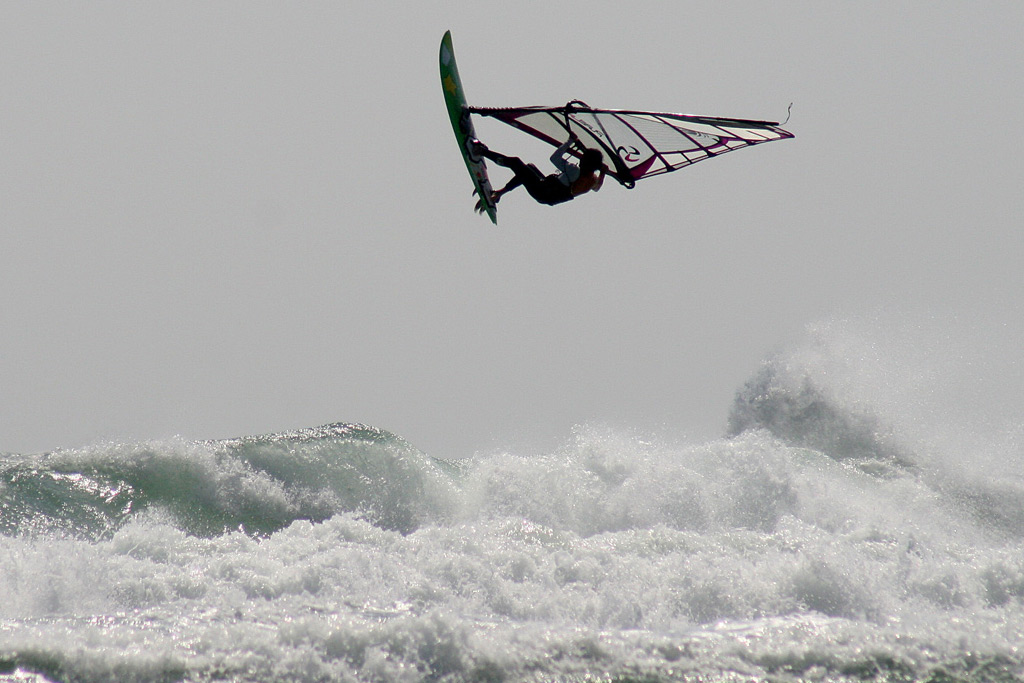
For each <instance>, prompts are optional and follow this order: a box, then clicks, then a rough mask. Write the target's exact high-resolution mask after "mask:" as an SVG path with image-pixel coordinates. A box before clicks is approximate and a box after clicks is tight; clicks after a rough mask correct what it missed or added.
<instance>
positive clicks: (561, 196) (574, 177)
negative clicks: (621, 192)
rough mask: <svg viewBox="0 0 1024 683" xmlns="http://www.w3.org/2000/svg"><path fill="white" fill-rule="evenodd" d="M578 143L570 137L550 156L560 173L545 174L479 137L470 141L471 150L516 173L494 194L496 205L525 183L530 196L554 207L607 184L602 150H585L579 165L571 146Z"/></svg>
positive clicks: (480, 204) (479, 204)
mask: <svg viewBox="0 0 1024 683" xmlns="http://www.w3.org/2000/svg"><path fill="white" fill-rule="evenodd" d="M575 142H576V140H575V138H573V139H569V140H568V141H566V142H565V144H563V145H562V146H561V147H559V148H558V149H556V150H555V153H554V154H552V155H551V163H552V164H554V165H555V167H556V168H558V173H552V174H551V175H544V174H543V173H542V172H541V170H540V169H538V168H537V167H536V166H534V165H533V164H528V163H526V162H524V161H523V160H522V159H520V158H519V157H510V156H505V155H504V154H499V153H497V152H494V151H491V150H490V149H488V148H487V146H486V145H484V144H483V143H482V142H480V141H479V140H473V141H472V142H471V147H470V151H471V152H473V153H475V154H477V155H479V156H482V157H484V158H486V159H490V160H491V161H493V162H494V163H496V164H498V165H499V166H504V167H505V168H507V169H509V170H510V171H512V173H514V174H515V175H514V176H513V177H512V180H510V181H508V184H507V185H505V187H503V188H501V189H500V190H495V191H494V192H492V193H491V201H492V202H493V203H495V204H497V203H498V200H499V199H501V197H502V195H504V194H505V193H506V192H509V191H510V190H514V189H515V188H517V187H519V186H520V185H522V186H523V187H525V188H526V191H527V192H529V193H530V196H531V197H533V198H534V199H536V200H537V201H538V202H540V203H541V204H547V205H549V206H554V205H555V204H561V203H562V202H567V201H569V200H571V199H575V198H576V197H578V196H579V195H581V194H584V193H586V192H591V191H593V192H597V191H598V190H600V189H601V185H602V184H603V183H604V164H603V163H602V160H603V157H602V155H601V152H600V150H596V149H585V150H584V151H583V154H582V156H581V157H580V163H579V165H578V166H577V165H576V164H575V163H573V162H571V161H570V160H569V159H570V158H571V155H570V154H569V153H568V152H569V147H571V146H572V145H573V144H574V143H575ZM476 210H477V211H479V212H483V210H484V205H483V201H478V202H477V203H476Z"/></svg>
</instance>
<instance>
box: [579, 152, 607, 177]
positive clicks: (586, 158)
mask: <svg viewBox="0 0 1024 683" xmlns="http://www.w3.org/2000/svg"><path fill="white" fill-rule="evenodd" d="M603 160H604V155H602V154H601V150H599V149H589V148H588V149H586V150H584V152H583V155H582V156H580V170H581V171H583V172H584V173H594V172H596V171H597V170H598V169H600V168H601V162H602V161H603Z"/></svg>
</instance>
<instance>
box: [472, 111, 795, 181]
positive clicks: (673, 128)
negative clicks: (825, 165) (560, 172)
mask: <svg viewBox="0 0 1024 683" xmlns="http://www.w3.org/2000/svg"><path fill="white" fill-rule="evenodd" d="M468 111H470V112H471V113H473V114H477V115H479V116H489V117H492V118H495V119H497V120H499V121H501V122H503V123H507V124H508V125H510V126H513V127H515V128H518V129H519V130H522V131H524V132H526V133H529V134H530V135H533V136H534V137H537V138H540V139H541V140H544V141H545V142H548V143H550V144H552V145H554V146H556V147H559V146H561V145H562V144H564V143H566V142H567V141H569V140H570V139H572V138H573V137H574V136H575V137H577V138H578V139H579V142H580V143H581V145H582V146H583V147H587V148H591V149H599V150H601V154H602V155H603V157H604V164H605V167H606V168H607V169H608V173H609V175H611V176H612V177H614V178H615V179H616V180H618V181H619V182H620V183H621V184H622V185H624V186H626V187H633V186H634V185H635V184H636V181H638V180H640V179H641V178H650V177H651V176H656V175H661V174H663V173H669V172H671V171H676V170H678V169H680V168H683V167H685V166H689V165H690V164H695V163H697V162H698V161H703V160H704V159H708V158H710V157H715V156H718V155H719V154H724V153H725V152H731V151H732V150H734V149H741V148H743V147H750V146H751V145H759V144H761V143H763V142H772V141H773V140H785V139H786V138H791V137H793V134H792V133H790V132H789V131H785V130H783V129H782V128H780V127H779V126H780V124H778V123H774V122H771V121H748V120H744V119H726V118H716V117H712V116H687V115H685V114H660V113H655V112H647V111H627V110H617V109H593V108H591V107H589V106H588V105H586V104H584V103H583V102H580V101H578V100H577V101H573V102H570V103H569V104H567V105H565V106H563V107H511V108H486V107H469V108H468ZM573 153H574V154H576V155H579V154H581V153H582V148H579V147H578V146H577V148H576V149H575V150H573Z"/></svg>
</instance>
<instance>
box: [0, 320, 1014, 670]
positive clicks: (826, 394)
mask: <svg viewBox="0 0 1024 683" xmlns="http://www.w3.org/2000/svg"><path fill="white" fill-rule="evenodd" d="M851 325H852V324H850V323H842V322H836V321H833V322H830V323H828V324H826V325H822V326H819V327H817V328H816V329H814V330H812V331H811V333H810V335H809V337H808V339H806V340H804V341H803V342H802V343H801V344H799V345H797V347H795V350H794V351H793V352H792V353H789V354H788V355H787V354H786V353H782V354H780V355H778V356H775V357H774V358H773V359H770V360H769V361H768V365H769V366H770V368H769V372H768V374H763V373H762V374H759V375H758V378H756V379H755V381H752V383H751V385H749V386H748V387H747V388H745V389H744V390H742V391H741V392H740V398H739V399H738V406H740V407H739V408H737V410H740V409H743V410H745V409H746V408H743V406H746V407H747V408H749V406H750V405H752V403H751V402H753V403H754V404H757V405H758V406H760V407H761V408H765V410H758V411H752V412H748V413H746V417H745V418H744V419H745V420H747V422H746V424H745V425H744V428H743V429H741V430H738V433H736V434H735V435H734V436H731V437H727V438H723V439H720V440H715V441H712V442H708V443H700V444H685V443H682V444H681V443H678V442H673V441H670V440H667V439H662V438H659V437H657V436H651V435H640V434H633V433H624V432H622V431H620V430H612V429H607V428H603V427H599V426H590V427H579V428H577V429H576V430H575V431H574V433H573V435H572V438H571V439H570V440H569V441H568V442H567V443H566V444H565V445H564V446H563V447H562V448H560V449H558V450H556V451H555V452H550V453H512V452H502V451H495V452H491V453H483V454H480V455H478V456H477V457H476V458H474V459H473V460H472V461H470V462H467V463H463V464H462V465H461V466H460V467H446V466H442V465H436V464H433V463H431V462H430V461H429V459H428V458H425V456H423V455H422V454H418V453H417V452H415V449H412V448H411V447H408V446H407V445H404V444H401V443H396V442H395V441H393V440H392V438H391V437H390V436H389V435H386V433H374V434H370V435H369V436H367V434H366V433H363V432H359V434H360V435H361V436H359V438H358V439H357V442H358V443H357V444H356V446H358V448H357V447H356V446H353V444H352V442H351V439H352V431H351V429H348V428H341V427H333V428H325V429H324V430H320V431H317V430H310V431H309V432H307V433H304V434H299V433H296V434H292V435H286V436H280V435H279V436H278V437H266V438H262V439H254V440H243V441H246V443H235V444H214V445H210V444H200V445H188V444H181V443H172V444H167V445H165V446H160V445H159V444H148V445H145V446H117V447H111V448H110V449H109V450H108V451H104V449H103V447H97V448H96V449H91V450H89V451H88V452H87V453H65V454H62V455H61V456H60V458H61V465H60V468H61V469H62V470H64V469H67V465H68V463H69V462H71V461H75V460H76V459H77V460H78V461H79V462H84V461H88V462H92V463H96V462H99V463H100V465H101V467H100V469H106V470H117V469H118V468H120V469H122V470H124V469H128V470H132V469H133V468H134V469H135V470H138V469H140V468H141V469H144V470H145V469H146V467H150V466H149V465H146V466H145V467H143V464H142V461H143V460H144V458H142V459H140V456H139V453H140V452H145V453H155V455H153V456H152V457H153V458H155V459H157V460H161V459H162V460H163V461H164V462H165V463H180V464H169V465H166V466H167V467H170V468H171V473H172V475H174V476H179V477H181V476H184V475H183V474H182V471H184V472H187V473H189V476H191V477H193V478H195V479H198V480H200V481H201V482H204V485H205V486H207V487H208V490H209V491H210V495H211V496H212V500H215V501H217V500H222V499H230V500H234V498H231V496H235V495H243V493H242V492H245V491H251V490H255V489H254V488H253V487H254V486H255V488H256V489H260V490H264V491H265V492H266V493H267V495H266V505H267V506H269V507H270V508H272V509H273V510H281V509H287V510H289V512H288V514H287V515H283V516H282V515H278V516H277V517H274V519H282V520H284V521H283V522H281V523H280V524H279V525H277V526H275V527H273V528H270V529H268V530H266V531H264V532H262V533H256V534H254V533H252V532H251V531H245V530H230V528H228V529H227V530H223V531H221V532H218V533H194V531H190V530H189V528H188V526H187V525H183V524H182V522H181V514H180V510H174V509H168V508H167V507H166V506H163V505H160V504H151V505H148V506H146V507H145V509H144V510H142V511H134V512H132V513H131V514H129V515H128V516H127V517H126V518H124V519H123V520H120V521H119V522H118V523H117V524H114V525H112V526H110V527H108V528H106V529H105V530H104V531H103V532H102V533H92V534H91V535H90V534H88V533H86V534H83V533H71V532H69V531H68V530H67V529H50V530H46V529H44V530H43V531H38V532H35V533H24V532H22V533H18V534H9V535H7V536H3V537H0V595H3V596H5V599H4V600H3V601H2V603H0V618H2V621H0V663H2V664H3V665H4V666H5V668H6V669H7V670H9V671H10V673H9V674H8V675H9V676H10V677H15V676H20V677H21V678H22V679H25V678H27V677H28V676H29V672H40V673H41V674H42V675H44V676H45V677H46V678H47V679H49V680H54V681H56V680H64V679H74V680H140V681H148V680H167V679H185V680H210V679H227V680H260V681H265V680H310V681H317V680H324V681H326V680H332V681H344V680H352V681H355V680H374V681H420V680H425V679H429V680H451V681H462V680H467V681H468V680H474V681H499V680H500V681H542V680H543V681H548V680H579V681H582V680H606V679H607V680H614V679H618V680H635V679H650V680H709V679H711V680H758V679H761V680H763V679H768V678H772V679H775V680H796V679H806V680H850V681H852V680H865V679H868V680H872V679H873V680H914V679H922V680H923V679H927V678H928V677H929V676H935V677H941V676H943V675H945V676H946V677H947V678H958V679H962V680H992V679H999V680H1014V679H1015V678H1017V677H1020V676H1022V672H1024V669H1022V662H1024V653H1022V652H1021V651H1020V643H1022V642H1024V526H1018V525H1017V524H1016V523H1017V520H1019V519H1020V514H1021V505H1020V503H1021V501H1022V500H1024V498H1022V496H1021V492H1022V489H1021V487H1020V481H1021V480H1020V473H1021V469H1020V465H1021V462H1022V458H1021V453H1020V450H1019V448H1017V446H1019V443H1017V442H1015V441H1014V440H1013V439H1012V438H1007V434H1012V433H1014V432H1013V429H1012V425H1011V423H1010V422H1008V421H1007V420H1006V419H1005V418H1006V416H1007V415H1008V412H1007V411H1006V406H1005V404H1004V403H1000V407H999V409H998V411H997V412H998V413H999V414H1000V422H999V430H1001V431H1000V434H998V435H995V437H994V438H990V437H993V435H992V434H991V433H990V432H985V431H984V429H983V428H982V427H980V426H979V421H978V419H977V416H978V413H979V411H978V410H977V409H976V408H975V409H973V410H971V411H969V414H967V415H966V416H961V415H959V414H958V413H956V412H955V410H954V411H947V412H943V410H944V409H945V408H943V406H948V404H949V402H950V400H951V397H953V396H955V395H957V394H956V392H955V391H952V390H950V386H951V385H956V384H959V383H961V380H962V379H963V374H962V373H961V374H960V375H959V376H958V377H951V378H950V381H949V382H947V386H945V387H943V386H936V385H935V384H934V383H933V384H932V385H931V386H932V393H930V394H927V395H924V394H923V393H922V392H918V393H915V392H911V391H908V390H907V389H906V388H905V387H904V388H901V387H899V386H896V387H889V386H888V385H887V384H886V382H888V381H890V380H888V379H886V378H887V377H888V378H890V379H891V378H896V380H899V379H900V378H910V379H907V380H906V381H907V382H909V383H911V384H915V386H919V385H917V384H916V383H917V382H918V380H917V379H916V378H917V377H918V375H917V374H915V372H913V371H912V369H910V368H907V367H906V366H907V365H908V364H910V365H912V364H913V362H914V360H913V359H914V358H915V353H917V354H920V353H921V352H920V349H919V350H917V351H914V350H913V349H912V348H910V347H908V346H905V345H904V344H905V342H906V340H907V339H908V338H909V339H914V338H915V336H914V334H909V335H908V336H905V337H904V338H903V339H893V338H892V337H891V336H890V337H888V338H886V339H885V340H877V339H876V340H873V341H871V342H870V343H867V342H864V341H858V337H861V338H867V339H870V334H869V333H870V331H871V328H870V326H867V327H866V328H865V327H864V326H860V327H858V326H856V325H852V326H851ZM886 329H889V330H890V332H891V329H890V328H886ZM889 347H895V349H896V350H895V351H888V350H887V348H889ZM908 349H909V350H908ZM925 351H926V353H925V354H924V355H925V356H928V357H934V356H936V355H937V354H938V353H939V352H938V351H937V350H935V349H934V348H931V349H926V350H925ZM894 356H895V357H897V358H898V362H896V365H898V366H899V371H896V370H893V371H892V372H889V371H887V370H885V367H884V366H886V364H887V363H889V362H895V361H893V360H892V359H893V357H894ZM920 365H921V366H922V367H940V366H941V364H938V363H933V362H932V361H930V360H928V359H926V361H925V362H922V363H920ZM933 380H934V381H935V382H937V383H941V377H940V378H935V377H933ZM901 381H902V380H901ZM758 391H760V392H761V394H758V393H757V392H758ZM910 395H915V396H918V398H917V399H915V401H914V402H911V403H907V401H908V400H909V399H907V396H910ZM961 395H962V394H961ZM922 396H923V397H922ZM972 396H973V397H974V398H976V397H977V393H976V392H975V393H974V394H973V395H972ZM1005 400H1006V396H1005V394H1000V397H999V401H1001V402H1002V401H1005ZM765 402H774V405H766V403H765ZM815 402H817V404H816V403H815ZM954 404H955V402H954ZM814 405H816V406H817V407H814V408H813V409H810V410H809V407H810V406H814ZM815 415H817V418H818V421H817V422H815V421H814V419H813V418H814V416H815ZM766 416H773V417H772V418H771V419H768V418H767V417H766ZM936 418H937V419H938V420H939V423H940V424H937V425H936V427H935V430H936V432H943V433H950V434H956V438H955V439H952V440H949V441H943V440H941V439H930V438H928V434H929V431H928V427H927V421H928V419H936ZM773 420H774V421H773ZM758 421H760V422H758ZM735 422H736V421H735V420H734V423H735ZM865 425H871V426H873V429H866V428H865ZM825 427H827V429H829V430H833V431H834V430H843V429H846V430H847V432H845V433H843V434H835V433H833V434H831V435H824V436H823V435H822V434H821V433H816V432H815V430H817V431H818V432H821V430H822V429H823V428H825ZM360 429H362V428H360ZM979 430H980V434H979V437H978V438H977V439H976V440H975V441H974V442H973V444H974V445H975V446H976V448H975V449H974V450H975V451H976V452H980V453H983V454H984V456H985V457H981V458H980V463H981V464H980V465H979V466H978V467H976V468H975V467H974V466H973V465H972V463H971V460H970V457H973V455H970V454H971V449H968V450H967V451H963V450H959V451H958V449H960V447H961V445H962V444H964V443H967V444H970V443H972V442H971V440H970V438H969V434H970V433H972V432H979ZM826 436H827V437H828V438H825V437H826ZM815 439H817V441H815ZM256 442H258V444H257V445H258V447H257V446H254V443H256ZM814 443H817V444H819V445H821V446H822V448H814V447H813V444H814ZM311 444H312V445H311ZM829 444H832V446H833V447H837V448H841V449H842V448H852V450H845V451H842V452H828V449H827V447H828V445H829ZM953 445H955V446H956V448H953V447H952V446H953ZM378 447H379V448H382V449H383V450H381V451H375V450H374V449H375V448H378ZM346 449H348V450H346ZM352 449H355V450H352ZM992 449H996V451H995V452H993V450H992ZM999 449H1002V450H1001V451H1000V450H999ZM958 452H959V454H960V457H961V459H959V460H957V458H956V456H957V453H958ZM353 453H355V454H356V455H352V454H353ZM894 453H896V454H898V456H899V457H892V456H893V454H894ZM375 454H376V456H375ZM147 457H148V456H147ZM288 457H296V458H298V459H299V461H300V462H298V463H295V462H292V463H289V462H288V461H287V458H288ZM374 457H381V458H384V459H385V460H386V462H387V463H389V464H387V465H386V466H381V465H379V463H376V461H374ZM346 458H348V459H346ZM405 458H407V459H405ZM1000 458H1001V460H1000ZM276 459H284V460H281V461H278V460H276ZM36 462H37V464H38V461H36ZM328 462H329V464H328ZM999 462H1001V463H1002V465H1001V466H996V463H999ZM368 463H369V464H368ZM318 467H327V469H328V470H330V471H331V472H333V474H332V475H331V477H328V479H330V480H331V481H330V482H328V483H327V484H324V485H322V486H321V485H320V484H319V483H318V479H317V478H316V477H315V476H313V475H312V474H310V473H311V472H315V470H316V469H317V468H318ZM175 468H178V469H175ZM83 469H88V468H83ZM93 469H96V468H93ZM17 471H18V472H19V473H23V472H24V471H25V470H24V469H19V470H17ZM146 471H149V470H146ZM346 473H349V474H352V473H354V479H353V478H352V477H350V476H349V475H348V474H346ZM359 480H364V481H367V482H368V483H367V485H368V486H369V487H370V488H372V489H373V491H374V494H373V495H372V496H369V497H367V498H365V499H360V498H359V496H357V495H354V494H353V492H352V491H351V490H350V489H349V487H350V484H351V482H352V481H359ZM135 481H136V482H137V479H136V480H135ZM245 482H249V483H245ZM15 483H17V482H15ZM257 484H258V486H257ZM300 484H301V486H300ZM318 486H320V488H317V487H318ZM260 487H262V488H260ZM12 490H13V489H12ZM31 490H32V491H36V489H34V488H33V489H31ZM298 491H303V492H305V493H303V495H312V493H311V492H313V493H316V492H319V493H316V495H320V496H327V497H332V496H333V500H334V502H333V503H331V504H332V505H334V506H335V507H333V508H331V511H330V513H329V514H325V515H323V516H322V517H316V518H303V516H302V514H301V512H302V510H303V508H302V505H301V501H300V499H301V496H299V495H298V493H297V492H298ZM231 492H234V493H231ZM229 494H230V495H229ZM244 495H250V494H244ZM345 496H349V497H348V498H345ZM353 496H354V497H353ZM250 499H251V500H253V501H257V500H258V499H259V496H258V495H253V496H251V498H250ZM138 500H140V501H141V500H143V499H142V498H139V499H138ZM146 500H148V499H146ZM174 500H175V501H176V504H175V506H171V507H172V508H173V507H176V506H177V507H180V503H181V500H180V499H178V498H174ZM296 501H300V502H299V503H297V502H296ZM337 501H341V502H340V503H339V502H337ZM381 501H387V504H386V505H385V506H383V507H382V506H381ZM392 504H397V505H398V506H399V507H400V508H401V510H403V512H402V513H401V514H400V515H397V516H394V515H392V516H389V515H388V514H386V513H387V512H388V511H387V509H386V508H387V505H392ZM204 505H207V507H209V504H206V503H204ZM218 506H219V507H218ZM213 507H215V508H216V509H217V510H218V511H219V512H217V514H218V515H221V514H222V513H223V509H229V508H230V507H231V506H230V505H227V504H224V503H217V504H216V505H214V506H213ZM306 509H307V510H308V509H314V508H312V507H310V508H306ZM229 511H230V509H229ZM246 514H247V513H246ZM275 514H277V513H275ZM288 515H291V516H290V517H289V516H288ZM243 516H244V515H243ZM229 517H230V515H229ZM217 518H218V519H220V517H217ZM243 526H244V525H243Z"/></svg>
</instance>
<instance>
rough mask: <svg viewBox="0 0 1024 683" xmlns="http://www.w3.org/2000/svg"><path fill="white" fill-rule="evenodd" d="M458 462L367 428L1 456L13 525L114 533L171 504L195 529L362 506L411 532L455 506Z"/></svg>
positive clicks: (374, 517)
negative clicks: (449, 462)
mask: <svg viewBox="0 0 1024 683" xmlns="http://www.w3.org/2000/svg"><path fill="white" fill-rule="evenodd" d="M453 472H454V466H452V465H447V464H445V463H442V462H440V461H437V460H435V459H433V458H430V457H428V456H426V455H425V454H423V453H421V452H420V451H418V450H416V449H415V448H413V447H412V446H411V445H410V444H409V443H408V442H406V441H404V440H403V439H401V438H399V437H397V436H395V435H394V434H391V433H389V432H386V431H384V430H381V429H377V428H373V427H368V426H365V425H353V424H331V425H326V426H322V427H316V428H310V429H303V430H298V431H294V432H285V433H279V434H272V435H267V436H255V437H245V438H240V439H230V440H223V441H204V442H192V441H185V440H183V439H174V440H169V441H161V442H148V443H111V444H101V445H97V446H93V447H89V448H84V449H77V450H63V451H56V452H53V453H47V454H43V455H36V456H7V457H6V458H4V459H3V461H2V464H0V509H2V516H0V528H2V531H3V533H5V534H18V533H40V532H52V531H61V532H64V533H70V534H84V535H87V536H90V535H97V534H99V535H104V534H109V533H111V532H112V531H113V530H116V529H117V528H118V527H119V526H120V525H122V524H123V523H124V522H125V521H126V520H127V519H129V518H131V517H133V516H135V515H138V514H141V513H144V512H154V511H160V512H162V513H164V514H167V515H169V516H170V517H171V518H173V519H174V520H175V521H176V523H177V524H178V525H180V527H181V528H182V529H184V530H186V531H188V532H189V533H192V534H198V535H205V536H208V535H212V534H218V533H223V532H224V531H226V530H236V529H242V530H245V531H247V532H250V533H269V532H272V531H274V530H277V529H280V528H283V527H284V526H287V525H288V524H290V523H291V522H293V521H295V520H296V519H307V520H312V521H322V520H324V519H327V518H329V517H330V516H331V515H333V514H336V513H338V512H342V511H352V512H357V513H359V514H360V515H362V516H364V517H365V518H366V519H369V520H371V521H373V523H375V524H378V525H379V526H381V527H383V528H386V529H395V530H399V531H403V532H409V531H411V530H413V529H415V528H416V527H417V526H418V525H419V524H421V523H422V522H423V521H424V520H427V519H437V518H443V517H444V516H445V515H446V514H448V513H449V511H450V507H451V483H450V476H451V474H452V473H453Z"/></svg>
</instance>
